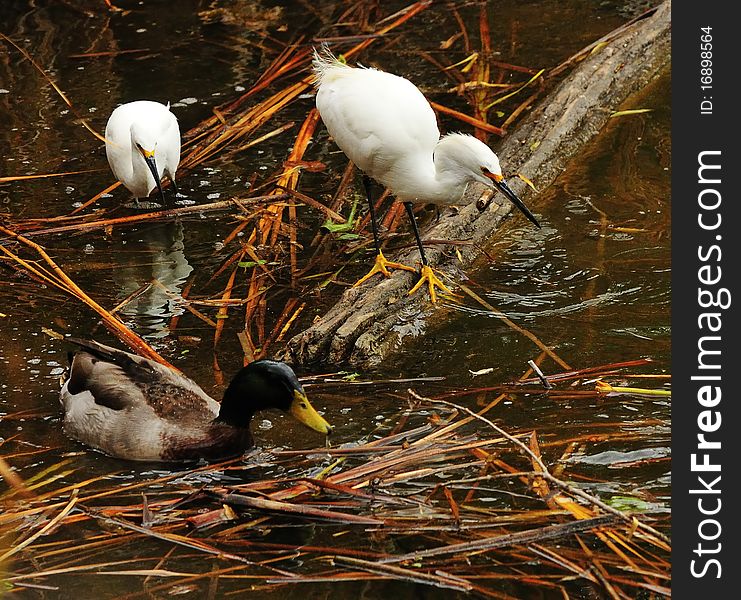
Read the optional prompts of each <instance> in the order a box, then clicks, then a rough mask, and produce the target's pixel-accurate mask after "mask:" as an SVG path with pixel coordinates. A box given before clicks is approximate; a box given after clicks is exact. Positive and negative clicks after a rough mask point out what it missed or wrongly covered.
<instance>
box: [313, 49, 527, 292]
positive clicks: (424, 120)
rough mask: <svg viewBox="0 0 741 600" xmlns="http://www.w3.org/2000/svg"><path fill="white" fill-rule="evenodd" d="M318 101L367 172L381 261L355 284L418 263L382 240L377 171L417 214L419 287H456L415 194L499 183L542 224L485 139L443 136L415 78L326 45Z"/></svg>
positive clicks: (449, 200)
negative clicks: (436, 257) (433, 261)
mask: <svg viewBox="0 0 741 600" xmlns="http://www.w3.org/2000/svg"><path fill="white" fill-rule="evenodd" d="M313 67H314V74H315V76H316V87H317V94H316V106H317V109H318V110H319V114H320V115H321V117H322V121H324V124H325V125H326V127H327V130H328V131H329V134H330V135H331V136H332V137H333V138H334V140H335V142H336V143H337V145H338V146H339V147H340V149H341V150H342V151H343V152H344V153H345V154H346V155H347V156H348V158H349V159H350V160H351V161H352V162H353V163H355V165H356V166H357V167H358V168H359V169H360V170H361V171H363V173H364V174H365V176H364V178H363V182H364V184H365V189H366V195H367V196H368V204H369V205H370V211H371V223H372V228H373V237H374V241H375V245H376V252H377V255H376V263H375V265H374V267H373V268H372V269H371V271H370V272H369V273H368V274H367V275H366V276H365V277H363V278H362V279H360V280H359V281H358V282H357V283H356V284H355V285H359V284H361V283H363V282H364V281H366V280H367V279H368V278H370V277H371V276H373V275H374V274H375V273H382V274H383V275H385V276H387V277H388V276H389V272H388V268H396V269H405V270H409V271H414V269H412V268H411V267H408V266H406V265H402V264H399V263H393V262H389V261H388V260H386V258H385V257H384V256H383V252H381V247H380V245H379V240H378V228H377V225H376V219H375V214H374V208H373V201H372V199H371V197H370V180H369V179H368V177H372V178H373V179H375V180H376V181H378V182H379V183H381V184H383V185H384V186H386V187H387V188H389V189H390V190H391V191H392V192H393V193H394V195H395V196H396V198H397V199H398V200H400V201H401V202H403V203H404V206H405V207H406V211H407V214H408V215H409V219H410V221H411V222H412V227H413V229H414V235H415V238H416V240H417V246H418V247H419V253H420V257H421V259H422V271H421V278H420V280H419V282H417V285H415V286H414V288H412V290H411V291H410V292H409V293H410V294H412V293H414V292H416V291H417V290H418V289H419V288H420V286H421V285H422V284H423V283H424V282H427V284H428V286H429V290H430V297H431V299H432V301H433V302H435V300H436V294H435V288H436V287H439V288H441V289H443V290H445V291H448V292H449V291H450V290H448V288H447V287H446V286H445V285H444V284H443V283H442V282H441V281H440V280H439V279H438V278H437V276H436V275H435V274H434V273H433V271H432V268H431V267H430V266H429V265H428V263H427V258H426V257H425V253H424V248H423V247H422V241H421V239H420V237H419V231H418V229H417V223H416V220H415V218H414V213H413V212H412V205H413V203H415V202H417V203H418V202H425V203H427V202H430V203H433V204H437V205H449V204H459V203H460V200H461V198H462V196H463V193H464V191H465V189H466V186H467V185H468V184H469V183H471V182H474V181H478V182H481V183H483V184H484V185H486V186H488V187H490V188H497V189H499V190H500V191H501V192H502V193H503V194H504V195H505V196H507V198H509V199H510V201H511V202H512V203H513V204H514V205H515V206H516V207H517V208H519V209H520V210H521V211H522V212H523V213H524V214H525V216H526V217H527V218H528V219H530V221H532V222H533V223H534V224H535V225H536V226H537V227H540V224H539V223H538V221H537V219H536V218H535V217H534V216H533V214H532V213H531V212H530V211H529V210H528V208H527V207H526V206H525V204H524V203H523V202H522V200H520V199H519V198H518V197H517V195H516V194H515V193H514V192H513V191H512V190H511V189H510V187H509V186H508V185H507V183H506V182H505V181H504V177H503V175H502V169H501V167H500V165H499V159H498V158H497V156H496V154H494V152H492V150H491V149H490V148H489V147H488V146H487V145H486V144H484V143H483V142H481V141H480V140H478V139H476V138H474V137H472V136H470V135H464V134H461V133H452V134H449V135H446V136H444V137H442V138H441V137H440V131H439V130H438V128H437V120H436V118H435V113H434V111H433V110H432V107H431V106H430V104H429V102H428V101H427V99H426V98H425V97H424V95H422V92H420V91H419V89H417V87H416V86H415V85H414V84H413V83H412V82H411V81H409V80H408V79H404V78H403V77H399V76H397V75H392V74H391V73H385V72H384V71H379V70H377V69H371V68H363V67H361V68H354V67H350V66H348V65H346V64H344V63H341V62H340V61H339V60H337V58H335V56H334V55H333V54H332V53H331V52H330V51H329V49H327V48H326V47H324V48H322V51H321V52H317V51H316V50H314V62H313Z"/></svg>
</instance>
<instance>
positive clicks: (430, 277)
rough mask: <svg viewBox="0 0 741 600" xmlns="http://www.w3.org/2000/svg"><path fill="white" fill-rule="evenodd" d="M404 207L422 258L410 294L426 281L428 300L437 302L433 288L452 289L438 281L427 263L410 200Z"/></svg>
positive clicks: (447, 290)
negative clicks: (417, 275) (428, 292)
mask: <svg viewBox="0 0 741 600" xmlns="http://www.w3.org/2000/svg"><path fill="white" fill-rule="evenodd" d="M404 208H406V209H407V215H409V220H410V221H411V222H412V229H413V230H414V237H415V238H416V239H417V248H419V256H420V258H421V259H422V272H421V273H420V278H419V281H418V282H417V284H416V285H415V286H414V287H413V288H412V289H411V290H409V293H410V294H413V293H414V292H416V291H417V290H418V289H419V288H421V287H422V285H423V284H424V283H427V288H428V289H429V290H430V300H432V302H437V292H436V291H435V288H440V289H441V290H443V291H444V292H447V293H448V294H453V292H452V291H450V288H448V286H446V285H445V284H444V283H443V282H442V281H440V278H439V277H438V276H437V275H435V273H434V271H433V270H432V267H430V265H429V264H428V263H427V257H426V256H425V249H424V247H423V246H422V238H421V237H419V229H418V228H417V219H416V218H415V217H414V211H413V210H412V203H411V202H405V203H404Z"/></svg>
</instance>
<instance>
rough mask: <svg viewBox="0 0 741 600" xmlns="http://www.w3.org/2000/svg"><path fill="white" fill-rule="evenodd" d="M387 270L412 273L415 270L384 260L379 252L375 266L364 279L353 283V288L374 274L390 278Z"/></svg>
mask: <svg viewBox="0 0 741 600" xmlns="http://www.w3.org/2000/svg"><path fill="white" fill-rule="evenodd" d="M389 269H403V270H404V271H414V270H415V269H413V268H412V267H408V266H406V265H402V264H401V263H397V262H391V261H389V260H386V257H385V256H384V255H383V252H381V251H380V250H379V251H378V254H377V255H376V264H374V265H373V268H372V269H371V270H370V271H368V274H367V275H366V276H365V277H361V278H360V279H358V281H357V282H356V283H355V286H358V285H360V284H361V283H365V282H366V281H368V280H369V279H370V278H371V277H373V276H374V275H375V274H376V273H382V274H383V275H384V276H385V277H391V273H389V271H388V270H389ZM355 286H353V287H355Z"/></svg>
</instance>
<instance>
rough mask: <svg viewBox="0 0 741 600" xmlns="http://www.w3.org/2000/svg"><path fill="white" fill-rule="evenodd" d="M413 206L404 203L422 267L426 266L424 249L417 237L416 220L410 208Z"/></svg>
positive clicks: (409, 203)
mask: <svg viewBox="0 0 741 600" xmlns="http://www.w3.org/2000/svg"><path fill="white" fill-rule="evenodd" d="M413 206H414V205H413V204H412V203H411V202H404V208H406V209H407V215H409V220H410V221H411V222H412V230H413V231H414V237H415V239H416V240H417V248H419V255H420V256H421V257H422V265H427V257H426V256H425V249H424V247H423V246H422V238H420V237H419V229H418V228H417V219H416V218H415V217H414V211H413V210H412V207H413Z"/></svg>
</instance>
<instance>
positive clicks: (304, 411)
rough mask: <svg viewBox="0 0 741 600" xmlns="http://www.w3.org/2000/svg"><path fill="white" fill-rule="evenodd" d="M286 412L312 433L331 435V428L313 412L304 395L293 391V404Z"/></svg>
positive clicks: (320, 416) (322, 418)
mask: <svg viewBox="0 0 741 600" xmlns="http://www.w3.org/2000/svg"><path fill="white" fill-rule="evenodd" d="M288 412H290V413H291V414H292V415H293V416H294V417H295V418H296V419H297V420H298V421H300V422H301V423H303V424H304V425H306V426H307V427H309V428H310V429H313V430H314V431H318V432H319V433H323V434H324V435H329V434H330V433H332V426H331V425H330V424H329V423H327V421H325V420H324V417H322V415H320V414H319V413H318V412H316V410H314V407H313V406H312V405H311V403H310V402H309V399H308V398H307V397H306V395H305V394H302V393H301V392H299V391H298V390H294V391H293V402H291V406H290V408H289V409H288Z"/></svg>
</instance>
